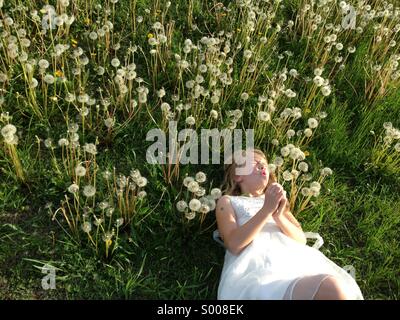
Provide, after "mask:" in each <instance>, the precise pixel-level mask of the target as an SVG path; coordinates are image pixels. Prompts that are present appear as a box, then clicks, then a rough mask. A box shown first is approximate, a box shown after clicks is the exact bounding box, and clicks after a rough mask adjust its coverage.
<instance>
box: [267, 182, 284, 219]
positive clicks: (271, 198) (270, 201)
mask: <svg viewBox="0 0 400 320" xmlns="http://www.w3.org/2000/svg"><path fill="white" fill-rule="evenodd" d="M283 196H284V191H283V187H282V186H281V185H280V184H279V183H276V182H275V183H273V184H271V185H270V186H269V187H268V189H267V190H266V191H265V198H264V205H263V208H264V210H265V211H266V212H268V213H273V212H274V211H275V210H276V209H277V208H278V205H279V201H280V200H281V198H282V197H283Z"/></svg>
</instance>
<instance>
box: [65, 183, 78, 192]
mask: <svg viewBox="0 0 400 320" xmlns="http://www.w3.org/2000/svg"><path fill="white" fill-rule="evenodd" d="M78 191H79V186H78V185H77V184H76V183H73V184H71V185H70V186H69V187H68V192H70V193H77V192H78Z"/></svg>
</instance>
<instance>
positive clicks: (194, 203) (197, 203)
mask: <svg viewBox="0 0 400 320" xmlns="http://www.w3.org/2000/svg"><path fill="white" fill-rule="evenodd" d="M200 207H201V202H200V201H199V200H198V199H192V200H190V202H189V208H190V210H192V211H199V209H200Z"/></svg>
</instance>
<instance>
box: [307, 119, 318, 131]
mask: <svg viewBox="0 0 400 320" xmlns="http://www.w3.org/2000/svg"><path fill="white" fill-rule="evenodd" d="M307 122H308V126H309V127H310V128H311V129H314V128H316V127H318V120H317V119H315V118H310V119H308V121H307Z"/></svg>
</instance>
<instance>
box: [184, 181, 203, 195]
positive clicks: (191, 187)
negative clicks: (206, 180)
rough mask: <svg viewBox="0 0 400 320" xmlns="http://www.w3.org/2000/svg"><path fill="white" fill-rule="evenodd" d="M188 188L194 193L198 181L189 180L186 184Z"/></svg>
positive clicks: (196, 189) (197, 187) (197, 188)
mask: <svg viewBox="0 0 400 320" xmlns="http://www.w3.org/2000/svg"><path fill="white" fill-rule="evenodd" d="M187 188H188V190H189V191H190V192H192V193H195V192H197V191H198V190H199V188H200V186H199V183H198V182H197V181H194V180H193V181H190V182H189V184H188V186H187Z"/></svg>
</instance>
